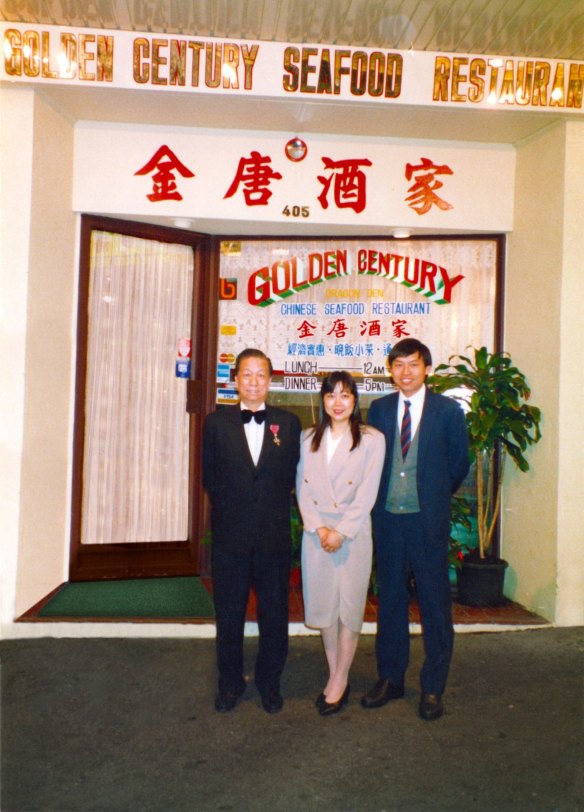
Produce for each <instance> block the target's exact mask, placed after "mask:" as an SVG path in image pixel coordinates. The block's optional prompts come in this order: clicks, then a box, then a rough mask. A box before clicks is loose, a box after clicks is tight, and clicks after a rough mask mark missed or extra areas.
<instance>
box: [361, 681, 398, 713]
mask: <svg viewBox="0 0 584 812" xmlns="http://www.w3.org/2000/svg"><path fill="white" fill-rule="evenodd" d="M403 695H404V686H403V685H393V684H392V683H391V682H390V681H389V680H388V679H383V678H381V679H378V680H377V682H376V683H375V685H374V686H373V688H372V689H371V690H370V691H368V692H367V693H366V694H365V696H364V697H363V698H362V699H361V705H362V706H363V707H364V708H381V707H382V706H383V705H386V704H387V703H388V702H389V701H390V699H401V698H402V696H403Z"/></svg>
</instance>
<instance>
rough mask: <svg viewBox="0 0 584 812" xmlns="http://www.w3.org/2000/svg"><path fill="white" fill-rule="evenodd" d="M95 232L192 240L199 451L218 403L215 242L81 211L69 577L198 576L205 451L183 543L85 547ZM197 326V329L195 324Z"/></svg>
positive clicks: (193, 424)
mask: <svg viewBox="0 0 584 812" xmlns="http://www.w3.org/2000/svg"><path fill="white" fill-rule="evenodd" d="M92 231H109V232H113V233H117V234H124V235H127V236H131V237H138V238H141V239H151V240H157V241H159V242H167V243H179V244H182V245H190V246H191V247H192V248H193V251H194V256H195V268H194V274H193V299H192V301H193V314H192V320H193V321H192V324H193V330H192V333H191V335H192V359H191V380H190V381H188V382H187V385H186V393H185V400H186V403H185V408H186V407H187V404H188V410H189V412H190V414H191V419H190V426H189V439H190V447H191V448H195V449H196V448H200V444H201V440H202V429H203V420H204V417H205V415H206V414H207V413H208V412H209V411H210V410H211V409H212V407H213V403H214V384H215V356H216V348H217V300H218V290H219V285H218V276H219V261H218V254H219V250H218V240H217V239H216V238H213V237H210V236H209V235H206V234H198V233H194V232H191V231H184V230H182V229H175V228H165V227H160V226H153V225H150V224H144V223H136V222H129V221H125V220H117V219H112V218H107V217H97V216H93V215H82V217H81V232H80V257H79V291H78V313H77V363H76V382H75V418H74V429H73V480H72V489H71V540H70V558H69V579H70V580H71V581H94V580H101V579H104V580H105V579H115V578H146V577H159V576H170V575H197V574H199V569H200V567H199V559H200V550H199V545H200V539H202V538H203V535H204V531H205V527H206V526H207V524H208V507H207V501H206V498H205V495H204V492H203V486H202V478H201V459H200V454H191V455H190V460H189V508H190V510H189V517H188V538H187V539H186V540H185V541H169V542H136V543H122V544H81V506H82V483H83V454H84V437H85V396H86V393H85V389H86V380H87V340H88V326H89V325H88V319H89V311H88V304H89V276H90V241H91V232H92ZM195 326H196V330H195V329H194V328H195Z"/></svg>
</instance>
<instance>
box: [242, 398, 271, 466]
mask: <svg viewBox="0 0 584 812" xmlns="http://www.w3.org/2000/svg"><path fill="white" fill-rule="evenodd" d="M240 408H241V410H242V411H243V409H247V408H248V407H247V406H246V405H245V403H243V402H241V403H240ZM265 408H266V404H265V403H262V405H261V406H260V407H259V408H258V409H254V411H258V412H260V411H261V410H262V409H265ZM243 428H244V430H245V436H246V439H247V444H248V446H249V452H250V454H251V458H252V460H253V464H254V465H257V464H258V460H259V458H260V454H261V452H262V445H263V442H264V431H265V429H266V421H265V420H264V422H263V423H261V424H260V423H256V421H255V420H254V419H253V418H252V419H251V420H250V421H249V423H244V424H243Z"/></svg>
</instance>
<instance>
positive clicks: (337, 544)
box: [316, 527, 345, 553]
mask: <svg viewBox="0 0 584 812" xmlns="http://www.w3.org/2000/svg"><path fill="white" fill-rule="evenodd" d="M316 532H317V533H318V537H319V539H320V546H321V547H322V549H323V550H324V551H325V552H326V553H335V552H336V551H337V550H339V549H340V548H341V546H342V544H343V541H344V540H345V537H344V536H342V535H341V534H340V533H338V532H337V531H336V530H333V529H332V528H330V527H319V528H318V529H317V531H316Z"/></svg>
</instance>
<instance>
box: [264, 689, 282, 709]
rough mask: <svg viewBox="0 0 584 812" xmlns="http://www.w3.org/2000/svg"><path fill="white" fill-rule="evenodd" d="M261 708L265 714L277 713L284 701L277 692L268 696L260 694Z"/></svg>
mask: <svg viewBox="0 0 584 812" xmlns="http://www.w3.org/2000/svg"><path fill="white" fill-rule="evenodd" d="M261 698H262V708H263V709H264V710H265V712H266V713H278V711H281V710H282V708H283V707H284V700H283V698H282V694H281V693H280V692H279V691H270V693H269V694H262V697H261Z"/></svg>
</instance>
